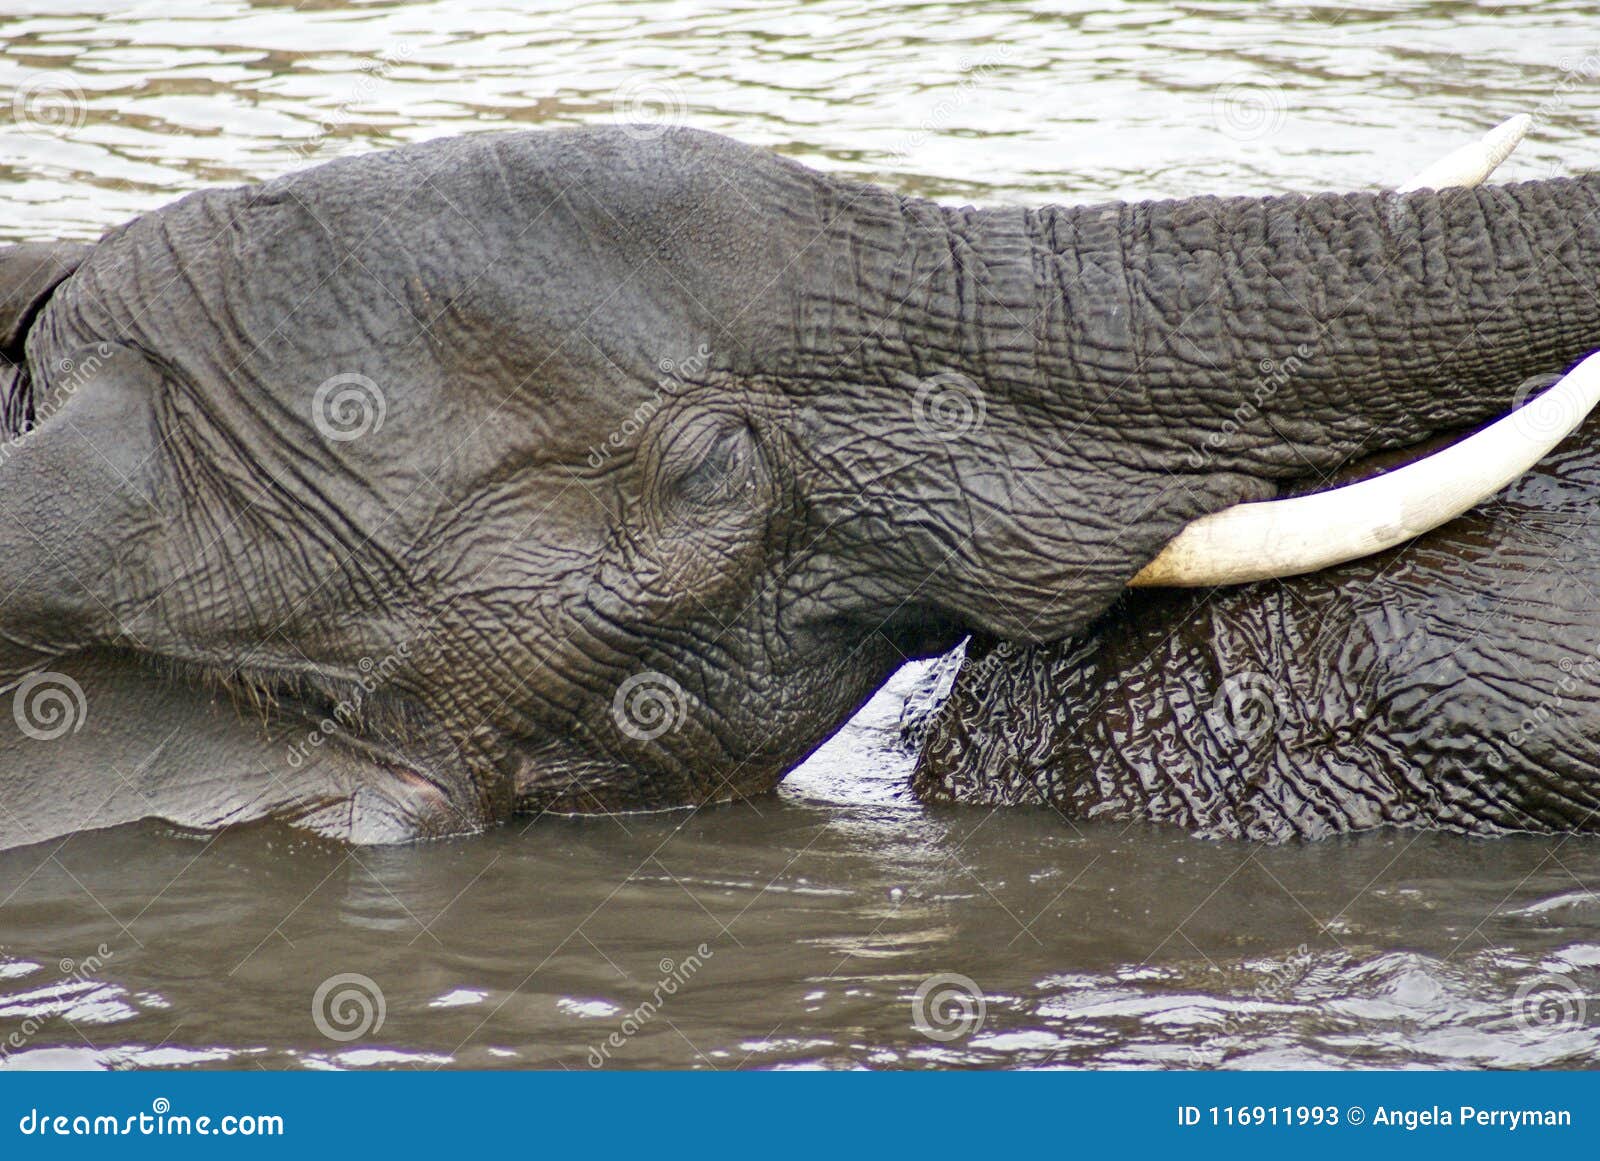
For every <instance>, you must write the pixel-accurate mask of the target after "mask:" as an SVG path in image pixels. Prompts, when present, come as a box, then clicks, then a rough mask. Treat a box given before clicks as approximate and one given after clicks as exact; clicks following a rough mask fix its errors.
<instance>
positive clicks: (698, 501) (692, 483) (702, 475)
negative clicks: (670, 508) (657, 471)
mask: <svg viewBox="0 0 1600 1161" xmlns="http://www.w3.org/2000/svg"><path fill="white" fill-rule="evenodd" d="M696 434H697V435H698V436H699V438H689V439H685V440H683V441H681V442H678V443H677V444H676V445H675V446H674V447H673V449H672V451H673V454H672V456H671V457H670V458H671V460H672V461H673V462H672V464H671V468H675V469H676V470H670V469H669V485H668V486H669V488H670V494H671V498H672V500H673V501H674V503H675V504H681V505H684V506H686V507H694V508H715V507H719V506H723V505H726V504H729V503H732V502H733V501H735V500H737V499H738V498H739V497H740V496H742V495H744V494H745V493H746V492H747V491H748V490H749V488H750V486H751V484H752V483H753V482H754V479H755V471H756V462H757V456H758V454H759V453H758V452H757V451H756V447H755V437H754V434H753V433H752V432H751V431H750V429H749V428H748V427H747V426H745V424H743V423H734V424H722V425H718V426H717V427H715V428H712V429H710V430H704V431H702V432H699V433H696Z"/></svg>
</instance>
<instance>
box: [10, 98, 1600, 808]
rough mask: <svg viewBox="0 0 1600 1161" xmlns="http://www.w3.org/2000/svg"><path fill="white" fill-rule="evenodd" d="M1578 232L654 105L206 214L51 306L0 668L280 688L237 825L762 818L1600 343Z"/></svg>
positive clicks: (19, 479) (1595, 186)
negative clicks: (948, 172) (1007, 667)
mask: <svg viewBox="0 0 1600 1161" xmlns="http://www.w3.org/2000/svg"><path fill="white" fill-rule="evenodd" d="M1597 210H1600V179H1587V178H1586V179H1581V180H1559V181H1542V182H1532V183H1527V184H1522V185H1515V186H1507V187H1498V188H1481V189H1474V190H1466V189H1455V190H1447V191H1443V192H1434V191H1432V190H1421V191H1417V192H1412V193H1408V194H1404V195H1400V194H1393V193H1386V194H1345V195H1321V196H1315V197H1298V196H1291V197H1275V198H1212V197H1201V198H1193V199H1188V200H1180V201H1171V202H1157V203H1146V204H1136V205H1125V204H1111V205H1098V206H1087V207H1049V208H1043V209H973V208H949V207H943V206H939V205H935V204H932V203H929V202H925V201H920V200H918V199H915V198H910V197H904V196H899V195H897V194H894V193H891V192H889V191H886V190H883V189H879V188H875V187H872V186H868V185H861V184H856V183H854V182H849V181H845V180H841V179H839V178H836V177H832V176H828V175H824V174H821V173H817V172H814V171H812V170H809V169H807V168H805V167H802V166H800V165H798V164H795V163H793V162H790V161H787V160H785V159H782V158H779V157H777V156H775V155H772V154H770V153H767V152H764V151H761V150H757V149H752V148H747V147H744V146H740V145H738V144H735V143H733V142H731V141H728V140H726V139H724V138H720V137H716V136H713V135H709V134H704V133H699V132H692V131H687V130H682V131H667V132H659V131H654V130H652V131H632V130H629V129H626V128H598V129H582V130H564V131H557V132H541V133H527V134H508V135H482V136H474V137H468V138H461V139H453V140H445V141H436V142H430V143H426V144H423V145H417V146H411V147H407V148H404V149H400V150H396V151H394V152H390V153H384V154H376V155H370V156H365V157H358V158H351V159H345V160H341V161H336V162H333V163H331V164H328V165H325V166H322V167H319V168H317V169H313V170H309V171H306V172H304V173H300V174H296V175H292V176H289V177H286V178H281V179H278V180H274V181H271V182H268V183H266V184H264V185H260V186H252V187H245V188H239V189H228V190H215V191H206V192H202V193H199V194H196V195H192V196H190V197H188V198H185V199H183V200H182V201H179V202H177V203H175V204H174V205H171V206H168V207H166V208H164V209H162V210H159V211H157V212H154V213H151V214H149V215H146V216H145V217H142V218H139V219H137V220H135V221H133V222H131V223H129V224H127V225H126V226H123V227H121V228H119V229H117V230H114V231H112V232H111V233H109V234H108V235H106V236H105V237H104V238H103V239H101V240H100V241H99V242H98V243H97V244H96V245H95V246H94V248H93V249H92V251H90V252H89V253H88V254H87V255H86V256H84V257H82V260H81V264H79V265H77V266H76V268H75V270H73V272H72V273H71V275H70V276H69V277H67V278H66V279H65V281H63V282H61V283H60V285H59V286H57V287H55V289H54V291H53V293H52V294H50V296H49V297H48V300H47V301H45V302H44V303H43V305H42V306H39V307H38V309H37V312H36V313H35V314H31V315H30V320H29V321H30V325H29V328H28V330H27V340H26V359H25V362H24V364H23V367H22V373H21V375H20V376H19V378H18V382H17V383H16V384H15V386H14V389H13V392H12V394H13V396H14V400H13V405H12V408H11V411H12V413H14V414H32V415H33V416H34V420H35V423H34V426H33V427H32V429H31V430H29V431H28V432H27V433H26V434H25V435H20V436H19V438H16V439H13V440H12V442H11V443H10V444H8V445H7V449H8V451H9V453H10V454H9V455H8V456H7V457H6V458H5V460H4V462H3V463H0V524H3V528H0V593H3V594H5V598H4V604H3V607H0V631H3V633H4V637H5V655H4V662H5V665H6V667H7V669H8V670H9V672H10V674H11V676H12V678H13V679H14V680H18V679H24V678H26V677H27V676H28V675H37V674H38V673H39V672H40V671H42V670H50V669H52V668H58V667H60V666H62V665H67V664H69V659H71V658H73V657H84V656H93V657H95V658H104V659H107V660H106V661H105V662H104V663H105V664H108V665H109V664H120V665H125V666H130V667H139V671H140V672H144V670H145V669H149V670H150V671H151V672H153V673H157V674H159V675H160V680H161V681H163V682H176V683H178V688H181V689H186V690H196V691H199V690H201V689H203V688H205V686H206V685H207V683H210V684H212V685H215V686H218V687H220V688H222V689H224V690H226V691H228V692H229V693H231V694H232V695H234V696H235V697H236V698H239V699H242V700H243V701H244V702H246V703H253V704H255V705H257V706H259V707H260V710H261V713H260V718H261V723H260V725H259V729H262V730H266V731H267V732H268V733H269V734H270V735H271V736H272V737H273V738H275V739H280V740H286V741H285V742H284V748H283V750H282V755H283V757H282V763H281V766H280V768H279V769H278V770H277V771H276V773H273V772H271V771H269V772H268V773H269V777H277V776H279V775H281V776H282V778H283V779H284V780H285V781H284V782H283V783H282V785H286V786H291V787H292V788H293V793H281V794H277V795H264V796H257V798H255V799H252V801H255V802H271V803H273V804H276V805H274V806H273V807H272V810H273V811H275V812H277V813H286V814H294V815H295V817H297V818H298V819H299V820H300V821H302V822H304V823H305V824H306V825H308V826H313V827H315V828H317V829H322V830H327V831H332V832H335V833H340V834H346V835H353V836H355V837H362V835H363V834H364V833H368V832H367V831H366V830H364V828H363V825H362V822H361V820H362V818H363V813H362V811H363V809H364V808H363V807H362V805H361V804H362V802H363V801H369V800H370V799H371V797H373V796H376V797H377V798H378V799H381V800H382V801H383V802H385V803H386V804H387V806H386V807H385V810H386V811H388V816H390V817H392V816H394V815H395V814H396V813H398V815H400V816H404V819H405V822H406V825H407V826H409V827H410V829H412V830H427V831H433V832H442V831H448V830H459V829H467V828H470V827H473V826H478V825H482V824H483V823H484V822H486V821H488V820H492V819H495V818H501V817H505V816H506V815H507V814H509V813H511V812H512V811H514V810H516V809H519V808H520V809H524V810H528V809H533V810H557V811H597V810H614V809H626V808H649V807H665V806H673V805H680V804H686V803H698V802H706V801H714V800H719V799H725V798H731V797H737V796H741V795H747V794H751V793H755V792H759V791H763V790H766V789H768V788H770V787H771V786H773V785H774V784H775V783H776V781H777V780H778V779H779V778H780V777H781V776H782V775H783V774H784V773H785V772H786V771H787V770H788V769H789V768H790V767H792V766H793V765H794V764H795V763H796V762H798V761H799V760H800V759H801V758H802V757H803V756H804V755H805V754H806V753H807V752H809V750H810V749H811V748H813V747H814V746H815V745H817V744H818V743H819V742H820V741H821V740H823V739H824V738H825V737H826V736H828V735H829V734H830V733H831V732H832V731H833V730H834V729H836V728H837V726H838V725H839V724H840V723H841V722H842V721H843V720H844V719H845V718H846V717H847V716H848V715H849V714H850V713H851V712H852V711H853V710H854V709H855V708H856V707H857V706H858V705H859V704H860V703H861V702H862V701H863V700H864V699H865V698H866V697H867V696H869V695H870V694H871V693H872V692H873V691H874V690H875V689H876V688H877V687H878V685H879V684H880V683H881V682H882V681H883V680H884V679H885V677H886V676H887V675H888V674H889V673H891V672H892V671H893V670H894V669H895V668H896V667H897V666H899V665H900V664H901V663H902V662H903V661H904V660H905V659H907V658H911V657H917V656H923V655H927V654H929V653H932V652H935V651H940V650H944V649H946V648H948V647H949V646H951V645H952V644H953V643H954V642H956V641H957V640H959V639H960V637H961V636H962V635H963V634H965V633H968V632H972V631H980V632H984V633H988V634H993V635H997V636H1000V637H1005V638H1009V639H1013V640H1017V641H1024V642H1027V641H1050V640H1056V639H1059V638H1062V637H1065V636H1068V635H1070V634H1072V633H1074V632H1076V631H1078V630H1080V629H1082V628H1083V627H1084V626H1086V625H1087V624H1088V623H1089V622H1090V621H1092V620H1093V619H1094V618H1095V617H1096V616H1098V615H1099V614H1100V613H1101V612H1103V611H1104V610H1105V609H1106V608H1107V607H1108V606H1109V605H1110V604H1111V603H1112V602H1113V601H1114V600H1116V599H1117V597H1118V595H1119V594H1120V593H1121V592H1122V591H1123V589H1124V587H1125V586H1126V585H1127V584H1128V583H1129V580H1130V579H1131V578H1133V577H1134V576H1135V574H1137V573H1139V572H1140V570H1141V569H1143V568H1145V566H1146V565H1148V564H1149V563H1150V562H1151V561H1152V560H1153V559H1154V558H1155V557H1156V556H1157V554H1158V553H1160V552H1161V550H1162V547H1163V546H1164V545H1165V544H1167V543H1168V542H1169V541H1170V540H1172V538H1173V537H1174V536H1175V535H1176V534H1177V533H1178V532H1179V531H1180V530H1182V529H1183V528H1184V527H1185V526H1186V525H1188V524H1189V523H1190V522H1191V521H1194V520H1196V519H1197V518H1199V517H1203V516H1206V515H1208V514H1211V513H1215V512H1218V511H1220V510H1222V509H1226V508H1229V507H1231V506H1234V505H1238V504H1241V503H1247V502H1253V501H1264V500H1268V499H1270V498H1272V497H1274V496H1276V495H1277V494H1278V492H1279V490H1280V488H1281V487H1282V486H1283V484H1284V482H1286V481H1290V480H1304V479H1307V478H1310V479H1313V480H1314V479H1317V478H1320V477H1322V476H1325V475H1326V474H1328V473H1331V472H1333V471H1334V470H1335V469H1337V468H1339V467H1340V466H1341V465H1343V464H1345V463H1346V462H1347V461H1349V460H1351V459H1352V457H1356V456H1359V455H1364V454H1366V453H1372V452H1379V451H1382V450H1384V449H1390V448H1397V447H1404V446H1409V445H1412V444H1416V443H1418V442H1419V441H1422V440H1424V439H1426V438H1428V437H1430V436H1431V435H1433V434H1434V433H1436V432H1439V431H1441V430H1444V429H1451V428H1457V427H1461V426H1465V425H1470V424H1474V423H1477V422H1479V421H1481V420H1483V419H1485V418H1486V417H1488V416H1490V415H1492V414H1494V413H1496V412H1499V411H1502V410H1504V409H1505V407H1506V405H1507V403H1508V401H1509V399H1510V396H1511V393H1512V391H1513V390H1514V389H1515V388H1516V386H1517V385H1518V384H1519V383H1522V382H1524V381H1525V380H1527V379H1528V378H1529V377H1530V376H1533V375H1536V374H1540V373H1545V372H1551V371H1559V370H1561V369H1563V368H1564V367H1566V366H1567V365H1569V364H1570V363H1571V362H1572V361H1573V360H1575V359H1576V358H1577V357H1578V356H1580V355H1582V354H1584V353H1587V352H1588V351H1589V350H1591V349H1592V348H1594V347H1595V346H1596V344H1597V341H1600V299H1597V297H1596V295H1595V294H1594V293H1593V291H1594V287H1595V284H1596V281H1597V277H1600V220H1597V215H1596V211H1597ZM32 309H33V308H32V307H30V310H32ZM17 400H20V401H21V402H17ZM30 409H31V410H30ZM110 659H119V660H116V661H113V660H110ZM98 663H99V662H97V664H98ZM132 671H133V670H132V669H129V670H126V671H125V672H132ZM150 680H151V681H155V680H156V678H155V677H152V678H151V679H150ZM169 688H170V687H169ZM247 724H249V725H250V728H251V729H257V728H258V727H257V726H256V725H255V724H254V723H247ZM307 739H314V741H311V742H309V743H308V741H307ZM275 744H276V743H275ZM252 760H255V759H252ZM313 767H315V768H318V769H322V770H326V771H334V773H336V774H337V777H335V776H334V774H333V773H330V774H329V775H328V778H329V781H328V783H327V785H326V787H325V788H324V789H323V790H321V791H318V790H316V789H315V787H316V786H317V785H318V784H317V783H316V782H315V781H314V780H312V781H310V782H308V781H307V778H308V776H307V774H306V771H307V770H309V769H312V768H313ZM308 786H309V787H310V789H307V788H306V787H308ZM352 786H353V787H356V789H354V790H352V789H351V787H352ZM319 795H320V797H319ZM362 795H367V796H369V797H368V799H363V798H362V797H361V796H362ZM397 802H398V803H400V804H401V805H399V806H398V807H396V806H395V805H394V804H395V803H397ZM286 803H294V804H298V805H295V806H293V807H292V808H291V807H290V806H288V805H285V804H286ZM254 812H255V813H259V812H260V811H254ZM251 813H252V809H247V808H243V807H241V809H240V811H239V812H237V813H236V814H235V815H233V816H230V817H247V816H249V815H250V814H251ZM369 813H370V811H369ZM371 833H381V834H382V835H384V836H386V837H387V836H390V835H391V834H392V829H383V828H380V829H379V830H378V831H374V832H371Z"/></svg>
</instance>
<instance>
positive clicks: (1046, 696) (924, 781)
mask: <svg viewBox="0 0 1600 1161" xmlns="http://www.w3.org/2000/svg"><path fill="white" fill-rule="evenodd" d="M1597 592H1600V420H1591V421H1589V422H1588V423H1587V424H1586V425H1585V426H1584V428H1582V429H1581V431H1580V432H1579V433H1578V435H1576V436H1575V437H1574V438H1573V439H1572V440H1570V441H1569V442H1568V443H1567V444H1566V445H1565V446H1564V447H1563V448H1562V449H1560V450H1559V451H1558V452H1556V453H1554V454H1553V455H1551V456H1550V457H1548V458H1547V459H1546V460H1545V461H1544V462H1543V463H1541V464H1540V466H1539V467H1538V468H1537V469H1536V470H1535V471H1533V472H1531V473H1530V474H1529V475H1528V476H1526V477H1524V478H1523V479H1522V480H1519V481H1518V482H1517V483H1516V484H1514V485H1513V486H1512V487H1511V488H1509V489H1508V490H1507V491H1506V492H1504V493H1502V494H1501V495H1500V496H1499V497H1497V498H1496V499H1495V500H1493V501H1491V502H1490V503H1488V504H1485V505H1482V506H1480V507H1479V508H1477V509H1474V510H1473V511H1472V512H1471V513H1469V514H1468V515H1467V516H1465V517H1463V518H1461V519H1460V520H1457V521H1454V522H1453V523H1451V524H1448V525H1446V526H1445V527H1443V528H1441V529H1439V530H1437V531H1435V532H1433V533H1430V534H1428V535H1426V536H1423V537H1421V538H1419V539H1418V540H1416V541H1414V542H1412V543H1411V544H1409V545H1406V546H1404V547H1402V548H1399V549H1396V550H1393V551H1391V552H1388V553H1385V554H1382V555H1380V556H1377V557H1373V558H1371V559H1369V560H1364V561H1359V562H1355V563H1352V564H1349V565H1345V566H1342V567H1340V568H1336V569H1330V570H1327V571H1325V572H1321V573H1316V574H1312V575H1310V576H1302V577H1296V578H1293V579H1290V580H1285V581H1273V582H1266V583H1262V584H1258V585H1250V586H1245V587H1241V588H1233V589H1224V590H1216V591H1213V592H1209V593H1176V592H1159V591H1153V592H1148V593H1138V594H1130V595H1129V596H1128V597H1127V598H1126V599H1125V600H1124V601H1122V602H1121V603H1119V605H1118V606H1117V608H1116V609H1115V610H1113V612H1112V613H1111V614H1110V615H1108V616H1107V617H1106V618H1105V619H1104V620H1103V621H1101V622H1100V623H1099V624H1097V625H1096V626H1095V627H1094V628H1093V629H1092V630H1091V631H1090V632H1088V633H1086V634H1084V635H1082V636H1080V637H1079V638H1076V639H1074V640H1072V641H1069V642H1066V643H1062V644H1056V645H1042V646H1033V647H1020V646H1013V645H1009V644H1002V645H996V646H993V647H988V648H984V647H982V646H980V647H979V648H978V649H976V650H975V651H974V656H972V657H971V658H970V659H969V661H968V663H967V665H966V666H965V668H964V670H963V672H962V674H961V676H960V678H959V679H958V681H957V683H956V687H955V691H954V693H953V695H952V697H951V699H950V700H949V701H948V702H947V703H946V705H945V707H944V709H943V711H942V712H941V714H940V716H939V718H938V720H937V722H936V724H935V726H934V729H933V730H932V733H931V735H930V737H929V740H928V742H927V744H926V746H925V748H924V750H923V753H922V756H921V759H920V762H919V765H918V770H917V774H916V785H917V790H918V792H919V794H920V795H921V796H923V797H924V798H926V799H930V800H934V801H941V800H942V801H963V802H986V803H1013V802H1015V803H1036V804H1048V805H1052V806H1054V807H1056V808H1058V809H1060V810H1062V811H1064V812H1066V813H1068V814H1069V815H1071V816H1072V817H1077V818H1104V819H1112V820H1145V821H1154V822H1162V823H1169V824H1173V825H1177V826H1181V827H1183V828H1185V829H1186V830H1189V831H1191V832H1193V833H1198V834H1204V835H1211V836H1217V837H1230V838H1252V839H1262V840H1282V839H1286V838H1291V837H1316V836H1320V835H1327V834H1333V833H1342V832H1347V831H1353V830H1360V829H1365V828H1369V827H1373V826H1379V825H1385V824H1394V825H1405V826H1424V827H1442V828H1447V829H1456V830H1464V831H1469V832H1475V833H1497V832H1500V831H1505V830H1537V831H1550V830H1582V829H1595V828H1596V827H1597V826H1600V816H1597V815H1596V814H1595V811H1596V810H1597V808H1600V775H1597V774H1596V771H1600V598H1597V596H1596V593H1597Z"/></svg>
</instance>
